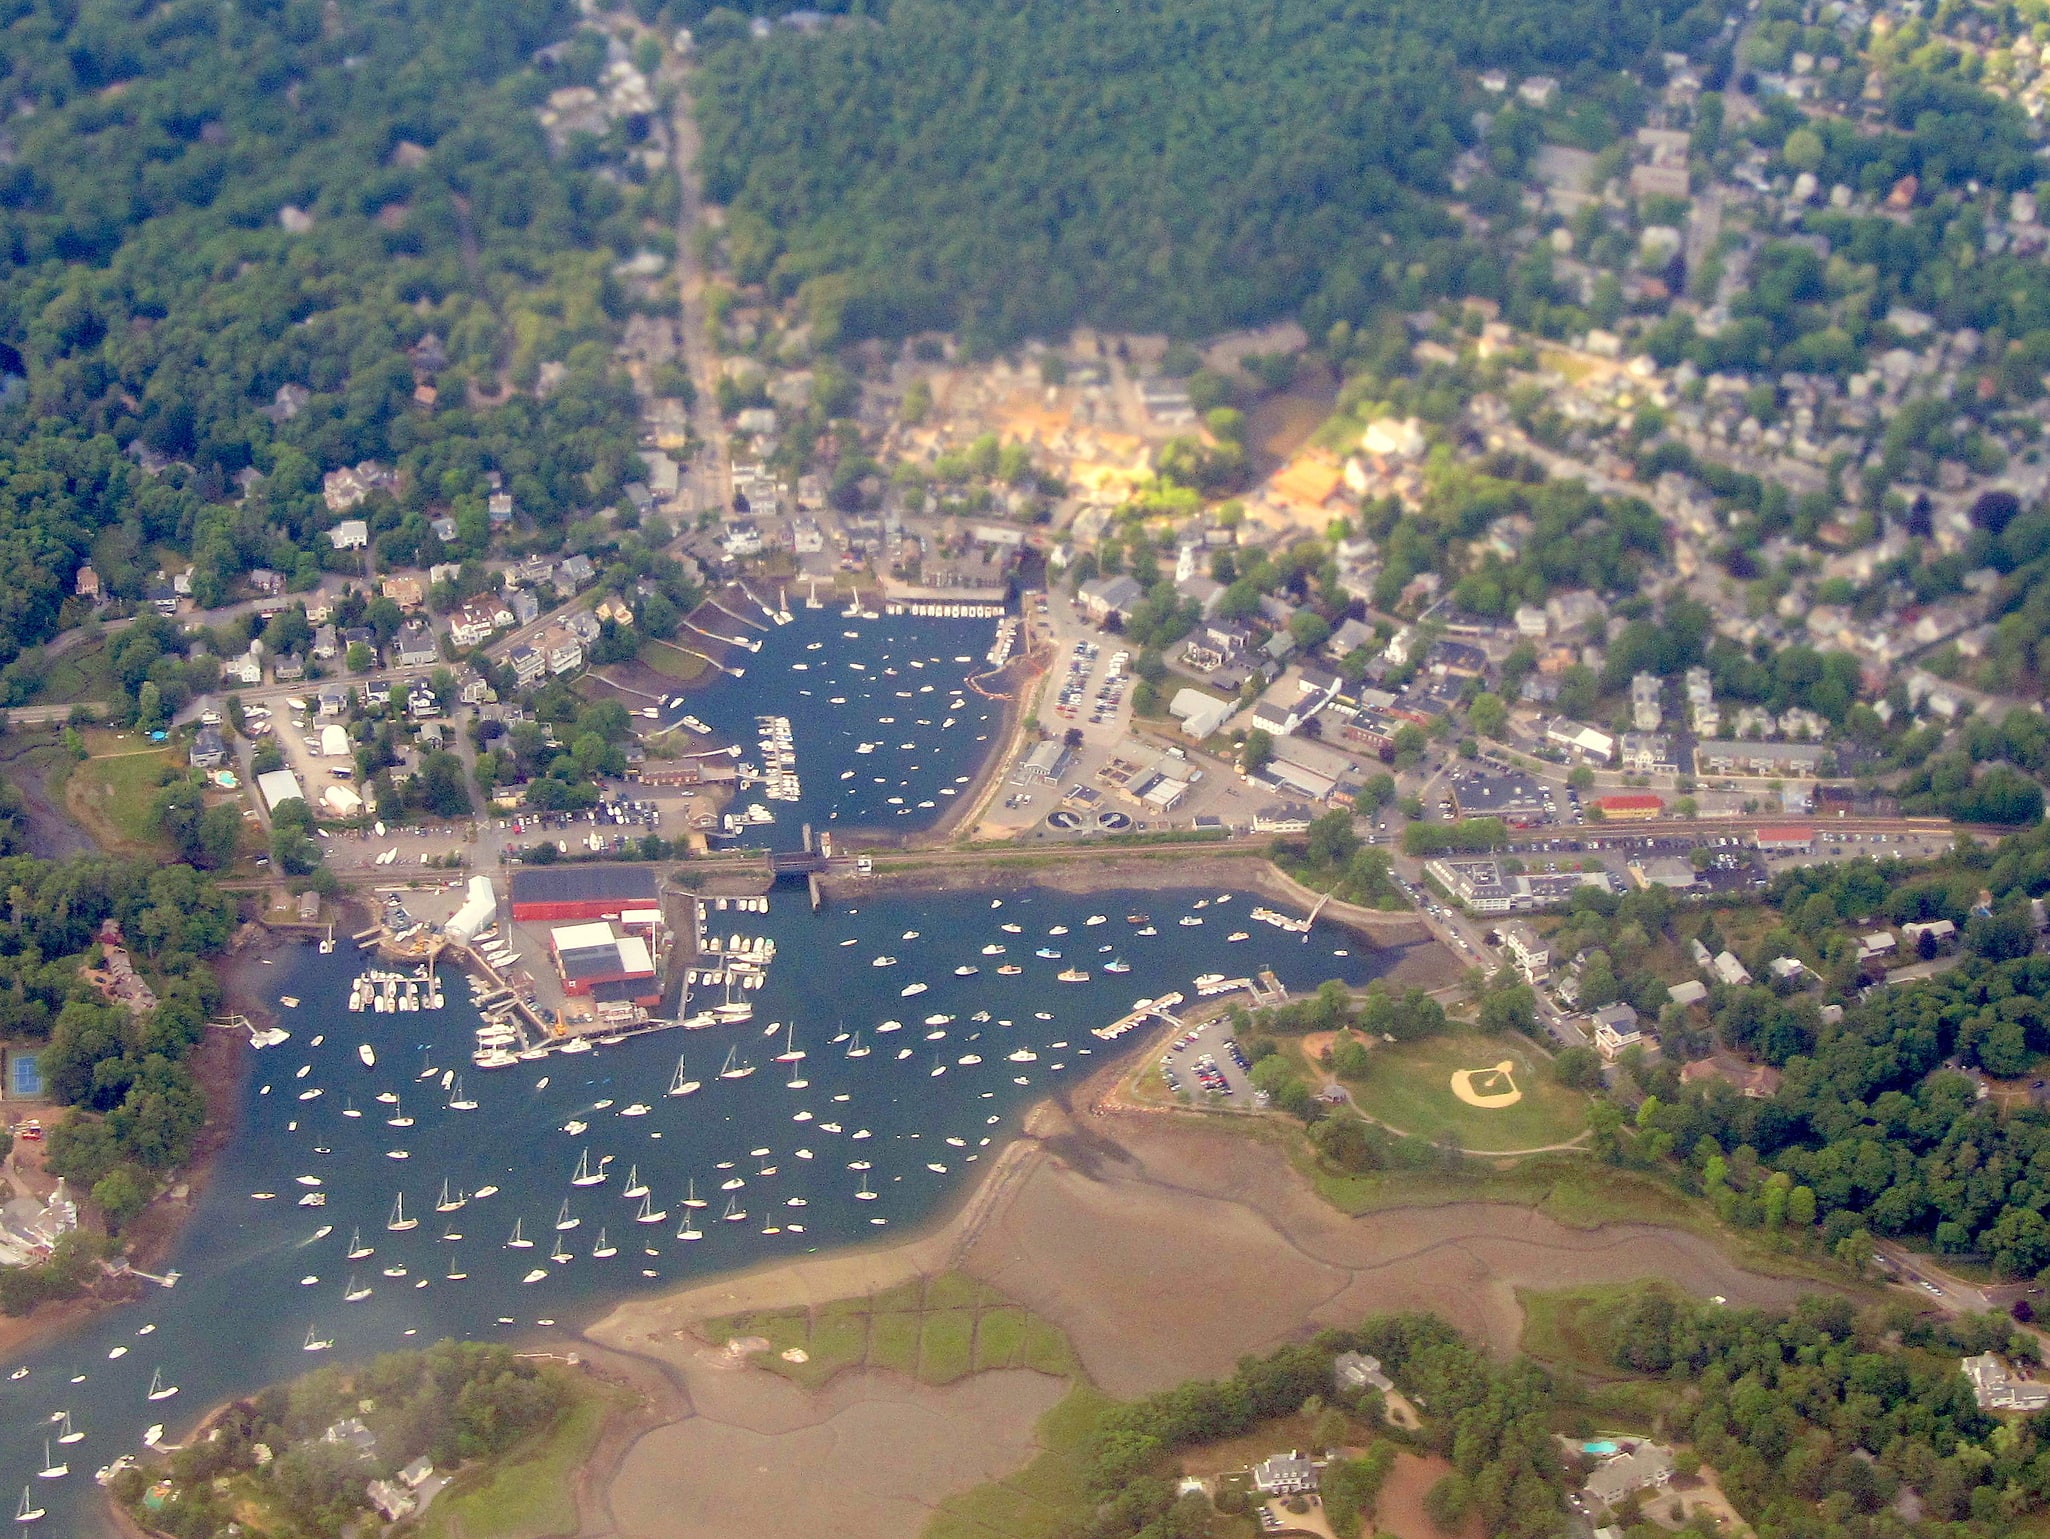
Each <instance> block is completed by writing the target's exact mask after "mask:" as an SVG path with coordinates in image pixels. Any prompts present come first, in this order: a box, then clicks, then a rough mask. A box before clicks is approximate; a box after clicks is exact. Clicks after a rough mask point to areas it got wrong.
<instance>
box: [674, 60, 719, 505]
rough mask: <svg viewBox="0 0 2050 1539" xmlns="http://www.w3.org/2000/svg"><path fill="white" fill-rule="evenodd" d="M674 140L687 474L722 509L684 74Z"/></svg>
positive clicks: (694, 142)
mask: <svg viewBox="0 0 2050 1539" xmlns="http://www.w3.org/2000/svg"><path fill="white" fill-rule="evenodd" d="M671 133H672V134H673V136H674V142H675V147H676V148H675V161H676V180H677V186H678V191H679V197H678V200H677V212H676V281H677V288H678V291H679V294H678V297H679V298H680V299H681V300H682V303H683V317H682V320H681V322H680V323H679V328H678V329H679V332H680V334H681V336H680V340H681V346H682V351H683V358H684V366H685V367H686V368H687V369H688V370H689V371H690V377H691V380H692V382H693V383H694V384H695V385H696V386H697V392H698V398H697V401H696V402H695V403H694V404H693V405H692V407H691V424H692V428H693V430H694V431H695V432H696V434H697V436H698V437H699V438H700V439H701V440H703V442H704V448H703V449H701V450H700V451H699V452H698V454H697V456H696V457H695V458H694V459H693V460H692V461H691V464H690V468H689V471H688V472H687V473H688V475H689V476H690V478H691V482H692V484H693V485H694V486H695V487H696V488H697V492H698V507H699V509H700V510H701V511H702V510H706V509H712V508H718V509H724V508H725V507H727V506H728V505H729V503H730V501H731V499H732V496H733V482H732V460H731V455H730V450H729V447H728V444H727V441H726V422H725V418H724V417H723V416H722V415H721V413H720V411H719V408H718V399H719V397H718V383H719V360H718V358H717V356H716V355H715V353H714V350H713V348H712V346H711V334H710V331H709V329H708V325H707V321H708V317H707V316H706V313H705V286H706V275H705V272H704V268H703V264H702V263H701V261H700V260H699V256H698V231H699V227H700V226H701V224H702V223H703V217H704V216H703V182H702V180H701V179H700V177H699V175H698V152H699V148H700V144H699V138H698V125H697V119H696V116H695V115H694V114H693V112H692V110H691V94H690V81H689V78H688V75H686V77H685V79H684V82H683V84H682V86H681V88H680V89H679V90H678V91H677V93H676V115H675V117H674V119H673V120H672V123H671Z"/></svg>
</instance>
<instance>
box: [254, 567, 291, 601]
mask: <svg viewBox="0 0 2050 1539" xmlns="http://www.w3.org/2000/svg"><path fill="white" fill-rule="evenodd" d="M249 586H250V587H251V588H252V589H253V590H255V591H256V592H258V593H260V594H262V595H263V596H264V597H265V598H275V597H276V596H277V595H278V594H280V593H283V592H284V591H285V579H284V577H283V576H282V575H281V574H279V573H277V572H273V571H272V570H271V569H270V568H269V567H264V566H260V567H257V568H256V569H254V570H253V571H251V572H250V574H249Z"/></svg>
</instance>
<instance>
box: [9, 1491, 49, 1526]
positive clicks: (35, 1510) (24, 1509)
mask: <svg viewBox="0 0 2050 1539" xmlns="http://www.w3.org/2000/svg"><path fill="white" fill-rule="evenodd" d="M42 1515H43V1509H42V1508H40V1507H32V1506H30V1505H29V1499H28V1487H27V1486H23V1487H22V1488H21V1505H20V1506H19V1507H17V1508H15V1509H14V1521H15V1522H17V1523H33V1522H35V1521H36V1520H37V1519H38V1518H40V1517H41V1516H42Z"/></svg>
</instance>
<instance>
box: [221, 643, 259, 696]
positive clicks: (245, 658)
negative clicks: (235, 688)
mask: <svg viewBox="0 0 2050 1539" xmlns="http://www.w3.org/2000/svg"><path fill="white" fill-rule="evenodd" d="M262 647H263V643H262V642H260V641H252V642H250V643H249V650H248V651H247V652H244V653H243V654H242V655H241V656H240V657H231V658H229V659H228V660H227V661H226V662H224V663H222V664H221V677H222V678H223V679H224V680H225V679H233V680H234V681H235V682H236V683H237V684H241V685H243V686H245V687H253V686H255V685H258V684H261V683H262V682H263V651H262Z"/></svg>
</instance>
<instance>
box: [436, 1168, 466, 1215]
mask: <svg viewBox="0 0 2050 1539" xmlns="http://www.w3.org/2000/svg"><path fill="white" fill-rule="evenodd" d="M467 1200H468V1199H467V1198H463V1197H451V1196H450V1195H449V1191H448V1177H447V1176H443V1177H442V1178H441V1201H439V1202H437V1203H436V1204H435V1205H434V1211H435V1212H437V1213H453V1212H455V1210H456V1209H457V1208H460V1207H461V1206H462V1205H463V1204H464V1202H465V1201H467Z"/></svg>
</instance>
